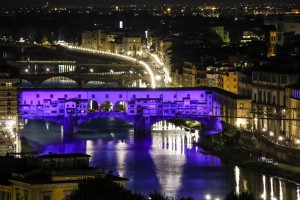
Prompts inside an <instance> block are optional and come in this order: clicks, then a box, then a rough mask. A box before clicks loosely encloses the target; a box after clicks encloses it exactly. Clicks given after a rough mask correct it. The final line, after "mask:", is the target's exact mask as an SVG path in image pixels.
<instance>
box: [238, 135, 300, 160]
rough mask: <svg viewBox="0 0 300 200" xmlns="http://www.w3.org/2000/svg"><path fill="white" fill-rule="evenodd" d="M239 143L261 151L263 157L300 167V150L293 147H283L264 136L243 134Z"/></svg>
mask: <svg viewBox="0 0 300 200" xmlns="http://www.w3.org/2000/svg"><path fill="white" fill-rule="evenodd" d="M239 143H240V144H241V145H244V146H246V147H247V148H249V149H252V150H259V151H261V152H262V155H265V156H267V157H270V158H273V159H274V160H277V161H279V162H283V163H287V164H290V165H294V166H300V149H298V148H296V146H293V145H288V144H287V145H283V144H282V143H278V142H277V141H275V140H271V139H269V138H267V137H265V136H263V135H259V136H256V137H255V136H254V135H252V134H241V137H240V140H239Z"/></svg>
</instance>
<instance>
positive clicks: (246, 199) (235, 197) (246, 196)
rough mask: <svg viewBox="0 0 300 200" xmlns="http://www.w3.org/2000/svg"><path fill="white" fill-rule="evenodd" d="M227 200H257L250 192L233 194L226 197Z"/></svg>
mask: <svg viewBox="0 0 300 200" xmlns="http://www.w3.org/2000/svg"><path fill="white" fill-rule="evenodd" d="M225 200H255V198H254V196H253V194H250V193H249V192H242V193H241V194H237V193H235V192H231V193H229V194H228V195H226V197H225Z"/></svg>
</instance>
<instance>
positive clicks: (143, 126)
mask: <svg viewBox="0 0 300 200" xmlns="http://www.w3.org/2000/svg"><path fill="white" fill-rule="evenodd" d="M134 133H136V134H144V135H146V134H151V121H150V117H143V116H135V117H134Z"/></svg>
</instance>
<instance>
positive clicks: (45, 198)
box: [42, 192, 51, 200]
mask: <svg viewBox="0 0 300 200" xmlns="http://www.w3.org/2000/svg"><path fill="white" fill-rule="evenodd" d="M42 195H43V196H42V200H51V192H43V194H42Z"/></svg>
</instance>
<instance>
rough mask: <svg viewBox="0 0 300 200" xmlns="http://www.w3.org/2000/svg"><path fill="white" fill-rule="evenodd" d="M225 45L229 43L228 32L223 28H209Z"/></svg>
mask: <svg viewBox="0 0 300 200" xmlns="http://www.w3.org/2000/svg"><path fill="white" fill-rule="evenodd" d="M211 29H212V30H213V31H214V32H215V33H216V34H217V35H218V36H220V38H221V39H222V41H223V42H224V43H226V44H229V43H230V34H229V32H228V31H225V29H224V26H215V27H212V28H211Z"/></svg>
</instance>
